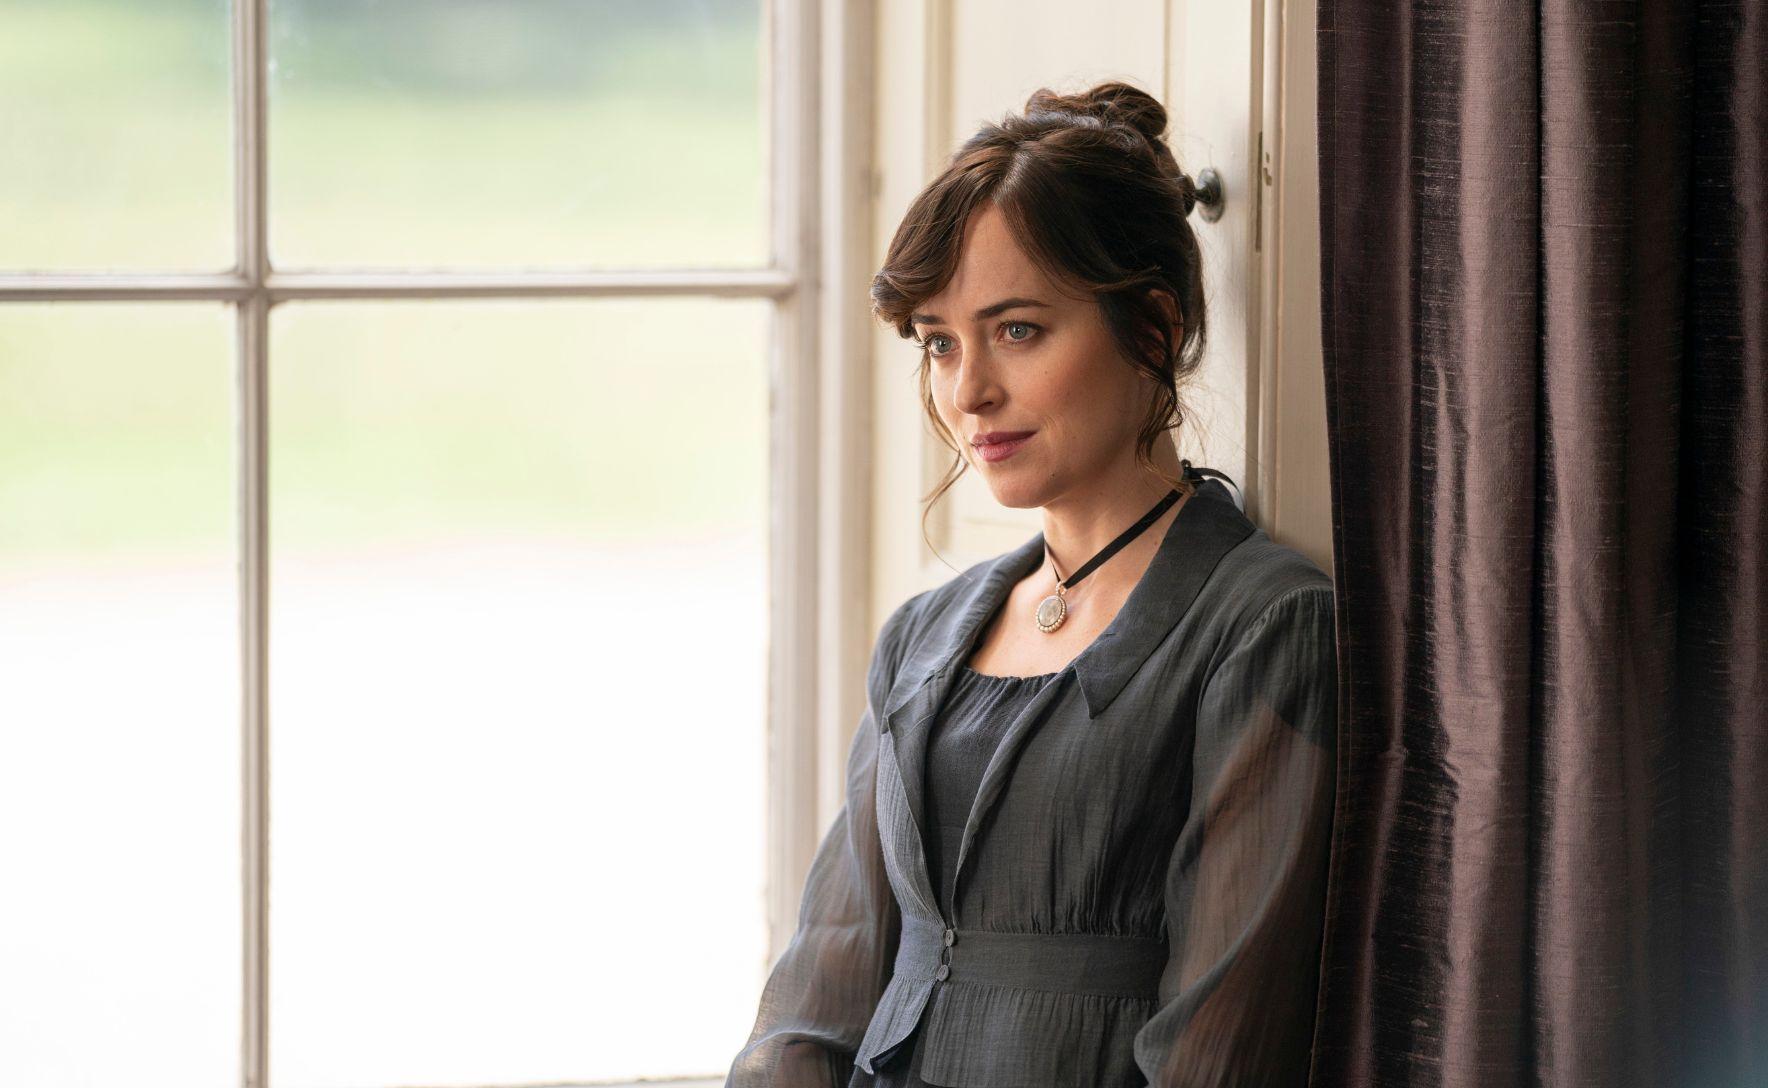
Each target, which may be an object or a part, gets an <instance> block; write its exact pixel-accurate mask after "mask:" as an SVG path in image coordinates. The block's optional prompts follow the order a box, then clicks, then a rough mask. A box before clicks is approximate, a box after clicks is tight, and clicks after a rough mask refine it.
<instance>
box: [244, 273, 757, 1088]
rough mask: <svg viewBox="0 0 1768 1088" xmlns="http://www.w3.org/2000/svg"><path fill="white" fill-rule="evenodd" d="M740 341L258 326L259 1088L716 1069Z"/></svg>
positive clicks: (732, 942) (689, 316) (750, 427)
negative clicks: (267, 710) (262, 441)
mask: <svg viewBox="0 0 1768 1088" xmlns="http://www.w3.org/2000/svg"><path fill="white" fill-rule="evenodd" d="M769 322H770V308H769V304H768V303H766V302H764V301H752V300H725V301H701V300H666V301H665V300H657V301H648V300H607V301H596V302H576V301H541V302H501V301H500V302H467V303H457V302H404V303H380V302H376V303H349V302H345V303H339V302H314V303H289V304H285V305H283V306H279V307H278V308H277V309H276V310H275V311H274V312H273V315H272V323H271V335H272V339H271V348H272V357H271V361H272V366H271V371H272V379H271V397H272V403H273V405H274V406H275V408H274V422H273V426H272V455H271V471H272V509H273V514H272V517H271V527H272V533H273V541H272V546H273V549H274V555H275V561H274V562H273V564H272V576H273V579H274V581H273V584H272V587H271V599H272V601H273V602H274V604H273V607H272V612H271V617H272V624H273V630H272V636H271V653H272V675H273V678H274V680H273V684H272V686H271V697H272V702H273V706H272V718H271V720H272V730H271V732H272V743H271V747H272V756H271V758H272V768H273V778H274V790H273V793H272V804H273V806H274V813H273V816H272V820H271V829H272V835H273V844H272V849H271V865H272V868H273V870H274V871H273V873H272V879H271V884H270V886H271V909H270V918H271V926H272V932H271V944H272V949H271V952H272V954H271V962H272V964H273V969H272V971H271V975H270V982H271V988H272V994H271V1004H270V1007H271V1010H272V1034H273V1035H274V1038H275V1043H274V1045H273V1046H272V1047H271V1048H270V1056H271V1061H272V1063H273V1067H274V1068H273V1071H272V1072H273V1075H272V1083H273V1084H275V1085H278V1086H280V1088H332V1086H339V1088H342V1086H350V1088H360V1086H365V1085H393V1084H520V1083H548V1082H577V1081H594V1080H600V1079H614V1078H628V1077H636V1076H640V1075H644V1076H663V1075H681V1074H684V1073H719V1072H722V1071H723V1070H724V1069H725V1068H726V1067H727V1066H728V1064H729V1061H730V1057H731V1055H732V1054H733V1053H734V1047H735V1046H740V1045H741V1040H742V1038H743V1037H744V1036H745V1035H746V1033H747V1031H748V1028H749V1026H750V1023H751V1021H752V1019H753V1016H754V1007H753V984H754V976H755V971H756V966H757V964H759V963H762V962H763V961H764V960H765V958H766V947H765V938H766V932H765V928H766V920H765V916H764V913H763V881H764V868H763V841H764V840H763V833H764V828H763V819H762V817H763V800H764V799H763V796H762V783H763V774H764V770H765V760H764V755H765V747H764V739H763V738H764V734H763V728H764V711H765V692H766V688H765V680H766V677H765V662H766V645H765V643H766V637H767V609H766V602H767V592H766V584H765V573H766V566H765V564H766V558H765V557H766V555H767V541H766V525H767V522H766V513H767V501H766V480H767V434H768V431H767V411H768V388H767V368H766V357H767V356H766V344H767V337H768V333H769Z"/></svg>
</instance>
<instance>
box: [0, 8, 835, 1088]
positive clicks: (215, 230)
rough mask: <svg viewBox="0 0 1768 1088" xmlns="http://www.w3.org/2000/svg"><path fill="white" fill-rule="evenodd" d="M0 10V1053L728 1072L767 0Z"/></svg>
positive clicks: (796, 64) (532, 1078) (810, 41)
mask: <svg viewBox="0 0 1768 1088" xmlns="http://www.w3.org/2000/svg"><path fill="white" fill-rule="evenodd" d="M809 14H813V13H809ZM0 17H3V18H4V20H5V23H6V25H7V27H8V33H7V34H5V35H4V36H0V134H3V138H4V146H5V147H6V153H7V157H8V169H6V170H4V171H0V677H4V684H3V685H0V871H4V872H5V873H6V878H7V884H8V887H9V889H10V892H9V894H8V895H6V896H4V897H0V1083H18V1084H32V1085H35V1086H38V1088H59V1086H71V1085H75V1084H79V1085H88V1084H117V1085H122V1084H128V1085H130V1086H131V1088H155V1086H159V1085H165V1086H171V1085H178V1086H179V1088H191V1086H198V1085H227V1084H239V1083H243V1084H246V1085H253V1086H258V1085H263V1086H266V1088H333V1086H338V1088H342V1086H344V1085H350V1086H358V1085H375V1084H386V1085H392V1084H412V1083H417V1084H461V1085H467V1084H512V1085H513V1084H523V1083H541V1082H547V1083H557V1082H578V1081H581V1082H612V1081H620V1080H635V1079H638V1078H640V1077H645V1078H660V1077H668V1076H682V1077H686V1076H706V1077H714V1078H718V1077H722V1074H723V1071H724V1069H725V1067H726V1065H727V1064H728V1062H729V1060H730V1057H731V1056H732V1054H733V1053H734V1051H735V1049H736V1047H737V1046H740V1044H741V1042H742V1040H743V1038H744V1037H745V1035H746V1033H747V1030H748V1028H749V1025H750V1022H751V1020H752V1017H753V1015H754V1004H753V1001H754V995H755V993H756V992H757V988H758V985H759V981H758V980H759V973H760V971H761V969H762V968H763V967H764V966H765V964H766V962H767V960H768V947H769V946H768V941H769V936H770V931H769V925H770V922H772V923H773V924H775V925H776V926H777V920H776V916H777V914H778V903H779V901H780V900H781V898H782V896H783V897H784V898H787V899H790V898H792V897H795V895H796V893H797V890H798V889H797V888H796V887H791V888H787V889H785V890H784V891H783V892H782V890H781V889H779V888H773V889H771V894H772V895H773V897H774V900H773V902H774V906H773V914H771V915H770V910H769V899H768V894H770V889H769V888H768V887H767V877H768V873H769V872H770V871H772V870H773V869H777V868H778V864H777V862H774V861H772V859H773V858H774V857H775V851H776V850H777V847H776V844H774V843H773V842H772V841H771V840H770V839H769V838H768V837H767V836H766V834H765V833H764V832H765V829H766V828H767V827H768V826H770V825H769V823H768V821H767V820H766V819H764V816H765V815H766V810H765V808H764V798H763V789H764V784H765V783H766V782H767V781H768V775H769V770H770V767H773V766H777V761H776V762H775V763H770V761H769V760H770V756H769V749H768V745H767V736H768V732H767V731H768V729H769V715H770V708H769V691H770V686H771V684H773V683H777V682H778V681H777V680H772V681H770V670H772V672H773V674H774V675H776V676H777V675H779V671H778V670H779V666H778V665H777V664H776V663H773V662H771V661H770V659H769V654H768V649H769V645H770V641H771V640H772V638H773V637H774V633H775V632H776V631H777V622H778V621H777V619H773V618H770V617H775V616H777V614H778V610H777V609H774V608H771V607H770V601H771V600H772V599H773V595H772V594H771V593H770V583H772V582H774V581H776V580H777V579H776V574H775V572H777V571H780V570H781V569H782V566H781V563H782V560H781V559H780V554H781V553H780V548H778V547H776V546H775V541H774V540H773V539H772V537H771V533H772V527H773V525H774V524H775V523H776V520H777V518H778V515H776V514H775V513H774V511H777V510H781V509H787V510H790V511H794V512H799V513H813V512H814V511H813V510H812V508H811V507H810V505H809V504H808V501H807V500H805V499H804V498H803V497H802V495H801V494H800V493H799V492H798V491H795V490H794V491H792V493H790V494H784V493H782V488H787V489H808V490H810V491H812V492H813V491H814V488H815V484H816V481H815V478H814V476H808V477H804V478H802V479H800V475H799V474H793V475H791V476H787V475H786V474H785V473H784V472H783V470H782V467H781V464H782V462H781V459H780V458H779V457H778V456H777V455H776V454H775V453H774V452H773V451H774V450H776V449H780V448H784V449H796V448H798V446H797V444H796V441H795V438H794V436H795V435H797V434H798V433H800V431H799V428H802V427H805V426H807V424H806V423H805V421H804V419H802V418H801V417H800V413H803V412H814V411H815V410H816V404H815V398H814V396H810V397H804V396H796V397H792V398H787V397H782V396H779V395H777V393H776V390H778V389H780V388H781V387H782V386H783V385H784V383H785V382H786V381H787V380H788V379H789V378H790V377H791V376H793V375H796V374H801V373H803V372H804V370H803V368H804V367H806V366H807V365H808V364H807V362H806V360H805V358H804V356H805V355H806V354H807V352H806V351H805V350H804V345H805V344H806V343H808V342H810V341H811V340H812V339H813V337H814V332H815V329H814V325H810V324H807V322H806V318H805V316H804V315H805V314H806V313H807V312H809V313H813V314H814V304H815V300H814V299H810V298H809V297H808V294H809V292H810V290H811V287H810V283H811V282H812V281H813V279H814V277H813V276H809V275H807V274H806V272H805V264H806V258H805V256H804V255H805V254H807V253H815V252H816V238H815V237H814V236H812V235H811V234H808V233H807V232H806V231H807V228H806V226H805V223H806V221H807V219H809V221H811V222H814V218H812V217H808V216H806V215H801V214H796V211H795V210H796V208H797V202H798V200H799V199H801V198H802V197H803V195H804V194H803V187H804V185H805V180H804V179H805V178H807V177H815V170H814V162H811V161H810V159H811V156H812V155H813V154H814V149H815V143H814V135H815V132H814V129H815V123H814V122H815V118H816V113H815V109H816V107H815V105H814V100H813V99H812V98H811V97H810V96H809V95H807V94H806V93H805V87H806V82H805V81H806V78H807V77H806V75H805V68H806V66H807V63H808V62H807V59H806V58H807V57H809V56H811V55H812V54H811V52H810V50H811V47H812V46H813V45H814V42H815V35H814V33H807V32H806V29H805V28H806V27H807V26H814V22H808V23H807V22H806V19H807V18H808V14H807V9H806V7H805V5H804V4H802V3H799V2H790V0H772V2H768V0H750V2H747V3H743V2H719V3H712V2H709V0H647V2H646V3H643V4H633V3H624V2H617V0H500V2H498V3H495V4H493V3H484V2H482V0H382V2H380V3H363V2H361V0H275V2H274V3H271V2H270V0H235V2H234V3H232V4H231V5H230V4H228V3H227V2H226V0H157V2H155V3H153V4H141V3H134V2H129V0H0ZM807 103H810V105H807ZM807 164H808V168H807ZM782 436H783V437H782ZM791 546H793V547H796V546H797V545H791ZM812 611H813V612H814V610H812ZM803 637H804V636H803V635H801V634H793V635H792V638H793V640H794V643H793V644H795V645H796V644H798V643H799V642H800V641H802V640H803ZM797 667H798V666H794V668H797ZM803 667H804V668H806V669H809V670H814V668H815V666H814V663H811V664H808V665H805V666H803ZM775 728H778V726H777V725H776V726H775ZM805 728H807V729H808V727H805ZM684 802H688V803H684ZM708 812H719V813H721V815H720V816H719V817H718V818H716V819H709V818H708V817H707V813H708ZM724 814H730V815H724ZM792 849H796V850H801V849H802V844H797V845H796V846H793V847H792ZM660 1009H662V1010H666V1012H664V1013H662V1014H660V1013H659V1010H660Z"/></svg>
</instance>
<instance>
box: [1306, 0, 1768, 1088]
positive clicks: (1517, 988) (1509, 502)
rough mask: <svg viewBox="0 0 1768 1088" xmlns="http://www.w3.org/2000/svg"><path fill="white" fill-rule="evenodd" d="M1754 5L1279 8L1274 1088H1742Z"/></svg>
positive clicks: (1755, 301) (1755, 401)
mask: <svg viewBox="0 0 1768 1088" xmlns="http://www.w3.org/2000/svg"><path fill="white" fill-rule="evenodd" d="M1765 64H1768V2H1764V0H1744V2H1733V3H1718V2H1708V0H1632V2H1622V3H1596V2H1591V0H1544V2H1540V3H1535V2H1530V3H1521V2H1515V0H1492V2H1484V3H1477V4H1475V3H1415V4H1410V5H1408V4H1404V3H1394V2H1391V0H1379V2H1378V0H1320V5H1319V65H1320V68H1319V91H1320V101H1319V123H1320V182H1321V185H1320V200H1321V246H1322V269H1321V272H1322V302H1323V306H1324V329H1323V334H1324V349H1325V361H1326V392H1327V404H1328V429H1329V433H1330V439H1331V449H1332V465H1331V471H1332V505H1333V511H1334V513H1333V531H1334V538H1335V539H1334V547H1335V558H1336V564H1337V570H1336V574H1335V582H1336V590H1337V601H1338V605H1337V607H1338V617H1337V618H1338V637H1339V651H1340V659H1339V668H1340V677H1341V683H1340V693H1341V695H1340V698H1341V703H1340V721H1341V723H1342V725H1341V729H1340V746H1339V771H1340V773H1339V783H1340V785H1339V793H1338V802H1337V805H1338V807H1337V813H1336V817H1335V821H1334V828H1333V832H1334V844H1333V861H1332V875H1331V887H1330V891H1329V900H1330V902H1329V907H1330V913H1329V921H1328V928H1327V933H1326V942H1325V950H1324V963H1323V968H1324V969H1323V973H1322V980H1321V992H1320V999H1321V1004H1320V1013H1319V1021H1318V1025H1317V1035H1316V1051H1315V1059H1314V1077H1313V1083H1314V1084H1315V1085H1455V1086H1467V1088H1476V1086H1477V1088H1488V1086H1492V1085H1506V1086H1508V1085H1554V1086H1572V1085H1592V1086H1595V1085H1601V1086H1604V1088H1610V1086H1617V1085H1673V1086H1677V1088H1683V1086H1689V1088H1719V1086H1723V1088H1746V1086H1748V1088H1763V1086H1768V639H1765V632H1764V629H1765V627H1768V502H1765V495H1768V268H1765V267H1764V266H1765V264H1768V81H1765V80H1764V75H1763V68H1764V66H1765Z"/></svg>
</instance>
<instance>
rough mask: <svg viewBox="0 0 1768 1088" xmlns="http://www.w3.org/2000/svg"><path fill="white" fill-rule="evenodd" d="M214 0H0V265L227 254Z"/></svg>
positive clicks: (205, 265)
mask: <svg viewBox="0 0 1768 1088" xmlns="http://www.w3.org/2000/svg"><path fill="white" fill-rule="evenodd" d="M228 25H229V24H228V5H227V0H154V2H153V3H140V2H139V0H136V2H130V0H0V27H4V28H5V29H4V30H3V31H0V156H4V162H5V166H4V168H3V169H0V267H3V268H5V269H7V270H10V271H20V270H54V271H96V270H107V269H108V270H144V269H174V268H175V269H183V270H199V271H215V270H219V269H223V268H229V267H231V266H232V265H233V154H232V151H231V150H230V139H231V136H230V133H231V131H232V96H231V92H230V90H229V84H228V65H229V60H228V58H229V56H230V55H231V44H230V39H229V30H228Z"/></svg>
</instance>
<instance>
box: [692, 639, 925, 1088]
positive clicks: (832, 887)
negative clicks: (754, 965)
mask: <svg viewBox="0 0 1768 1088" xmlns="http://www.w3.org/2000/svg"><path fill="white" fill-rule="evenodd" d="M905 609H906V605H905V606H904V607H903V608H899V609H898V610H897V612H896V613H894V614H893V615H892V616H891V617H890V619H889V620H887V621H886V622H885V624H884V628H883V630H882V631H881V632H880V634H879V637H878V644H877V647H876V648H875V649H874V651H873V654H872V664H871V667H870V669H869V670H868V679H867V689H868V696H867V706H866V710H865V713H864V714H863V716H862V717H861V718H860V723H859V728H858V730H857V731H856V732H855V733H854V735H853V741H852V743H851V745H850V746H849V748H848V753H847V785H846V801H845V803H844V804H843V806H842V808H841V810H840V811H839V812H838V813H837V814H836V816H835V820H834V823H833V824H832V825H831V826H830V827H829V830H828V832H827V833H826V834H825V835H824V837H823V840H822V843H821V845H819V846H818V847H817V851H816V854H815V856H814V858H813V859H812V861H811V864H810V873H809V875H808V876H807V877H806V879H805V884H804V892H803V895H802V897H801V898H800V900H799V906H798V928H797V930H796V931H795V932H794V933H793V935H792V939H791V941H790V942H788V944H787V945H786V950H785V951H784V952H782V953H781V954H780V958H779V959H778V960H776V961H775V963H774V965H773V969H772V971H771V972H770V973H769V975H768V979H767V983H766V985H765V986H764V987H763V989H762V992H761V1004H760V1008H759V1010H758V1011H757V1013H756V1017H755V1026H754V1029H753V1031H752V1032H751V1033H750V1035H749V1041H748V1044H747V1045H746V1046H744V1047H743V1049H742V1050H741V1051H740V1052H739V1053H738V1054H737V1056H736V1060H735V1061H734V1062H732V1064H731V1069H730V1074H729V1076H728V1077H727V1079H726V1080H725V1088H847V1086H848V1084H849V1080H850V1078H851V1077H852V1075H853V1063H854V1058H855V1055H856V1054H857V1052H858V1050H859V1044H860V1042H861V1040H862V1039H864V1037H865V1033H866V1026H867V1024H868V1023H869V1022H870V1021H871V1018H872V1013H873V1010H874V1009H876V1007H877V1004H878V999H879V997H880V996H881V995H882V994H883V992H884V987H885V985H886V984H887V983H888V982H889V981H890V976H891V971H892V967H893V964H894V962H895V959H896V945H897V941H898V940H899V939H900V930H901V922H900V915H899V910H898V907H897V904H896V895H895V893H894V892H893V891H892V890H891V887H890V882H889V880H888V878H887V877H886V875H885V869H884V854H883V846H882V843H881V841H880V839H879V835H878V823H877V806H876V796H875V789H876V783H877V758H878V726H877V724H876V721H875V719H874V717H873V711H872V707H873V706H874V705H877V704H878V703H880V702H881V701H882V699H883V697H884V694H885V692H887V691H888V689H889V681H890V678H891V677H892V676H893V675H894V673H895V668H896V663H897V660H898V659H899V658H900V653H899V652H898V651H897V649H896V641H897V637H896V632H897V630H898V627H899V621H900V620H901V618H902V616H903V614H904V611H905Z"/></svg>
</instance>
